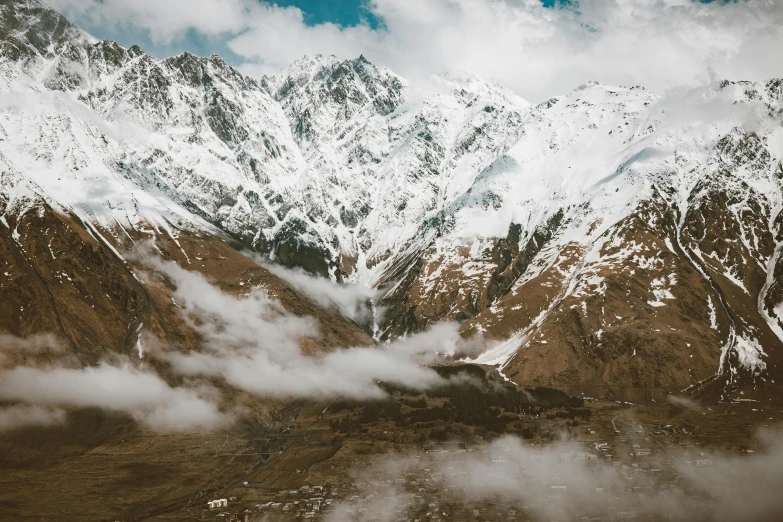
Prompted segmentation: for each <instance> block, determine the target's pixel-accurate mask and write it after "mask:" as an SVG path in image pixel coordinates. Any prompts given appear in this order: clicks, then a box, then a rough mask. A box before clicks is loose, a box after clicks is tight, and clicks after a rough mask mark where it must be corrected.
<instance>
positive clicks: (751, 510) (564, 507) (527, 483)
mask: <svg viewBox="0 0 783 522" xmlns="http://www.w3.org/2000/svg"><path fill="white" fill-rule="evenodd" d="M760 443H761V445H762V447H763V449H761V450H760V451H759V452H758V453H756V454H754V455H752V456H749V455H743V456H740V455H730V454H726V453H720V452H712V453H709V454H704V453H701V454H697V453H695V452H681V451H677V450H674V449H673V450H672V453H671V454H668V455H661V456H660V457H659V458H658V460H659V461H660V463H659V464H656V466H658V467H660V466H661V465H664V466H666V467H667V472H666V473H650V472H649V469H646V468H644V467H638V463H635V464H637V467H632V466H630V465H629V464H630V463H623V464H621V465H620V466H618V467H614V466H612V465H611V464H610V463H603V462H602V461H589V460H584V458H583V457H582V456H584V455H586V454H589V450H588V449H587V448H586V447H585V446H584V445H582V444H578V443H576V442H572V441H563V442H556V443H552V444H547V445H539V446H532V445H529V444H526V443H524V442H523V441H522V440H520V439H518V438H516V437H512V436H505V437H502V438H500V439H498V440H496V441H494V442H492V443H491V444H488V445H486V446H482V447H480V448H478V449H477V450H476V451H473V452H470V453H451V454H438V455H437V456H436V457H435V456H433V455H432V454H424V453H412V454H409V455H407V456H404V457H396V456H395V457H388V458H385V459H382V460H381V461H380V462H378V463H377V464H376V465H375V466H374V474H372V475H368V474H367V472H366V471H362V472H357V473H358V476H360V477H361V478H363V479H365V480H368V479H369V480H371V481H375V483H376V486H377V487H378V488H379V490H385V489H388V485H387V484H388V483H389V482H391V481H392V480H393V479H397V478H403V477H404V476H405V475H404V473H405V472H406V471H409V470H411V469H419V470H422V469H424V468H427V469H428V470H429V471H430V473H432V474H436V473H437V474H440V475H441V476H442V477H443V483H441V484H439V485H438V487H439V488H441V489H442V490H445V488H449V492H450V493H449V494H448V495H447V496H446V498H450V499H452V500H455V501H456V502H459V501H467V502H479V501H489V502H492V503H493V504H494V505H495V506H496V507H497V509H500V508H503V507H508V506H514V507H516V508H517V509H519V508H523V509H524V510H525V512H526V513H525V514H528V513H529V514H530V515H532V516H534V517H536V518H540V519H544V520H584V519H585V517H593V516H595V517H603V518H607V517H608V518H609V519H612V520H614V519H615V517H617V516H619V514H621V513H622V514H623V515H624V516H632V517H634V518H638V519H648V518H650V519H653V520H716V521H727V522H728V521H745V520H758V521H762V520H763V521H766V520H777V519H779V518H780V517H781V515H783V500H782V499H781V497H780V488H781V487H783V466H781V464H783V437H781V433H780V431H779V430H777V431H767V432H762V433H761V434H760ZM669 462H670V463H671V464H669ZM697 462H699V463H703V464H704V465H702V466H697ZM366 469H367V468H365V470H366ZM637 469H641V470H644V472H643V473H638V472H636V470H637ZM678 475H679V476H680V479H678V480H673V477H675V476H678ZM669 482H672V483H673V484H674V485H675V487H669ZM661 486H663V487H661ZM458 492H459V493H458ZM390 501H391V503H390ZM414 505H415V499H414V498H412V496H411V495H406V494H405V493H404V492H403V491H401V490H395V491H392V492H391V494H387V495H384V494H381V495H378V496H377V497H376V498H375V499H374V500H373V501H372V502H370V503H369V505H362V509H367V510H369V512H378V513H384V512H385V513H387V515H388V514H389V513H390V512H392V513H393V511H392V510H394V509H404V508H406V507H411V506H414ZM498 506H499V507H498ZM351 515H356V512H355V511H354V510H352V509H351V508H346V509H344V510H343V511H342V512H340V513H334V514H333V515H332V517H331V518H329V519H328V520H330V521H336V520H346V519H350V516H351ZM390 520H393V518H392V519H390Z"/></svg>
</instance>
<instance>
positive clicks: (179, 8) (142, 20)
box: [44, 0, 254, 42]
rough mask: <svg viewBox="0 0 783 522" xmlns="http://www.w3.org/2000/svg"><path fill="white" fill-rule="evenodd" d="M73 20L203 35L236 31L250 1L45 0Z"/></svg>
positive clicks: (157, 36) (159, 35) (174, 35)
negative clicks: (191, 31) (190, 30)
mask: <svg viewBox="0 0 783 522" xmlns="http://www.w3.org/2000/svg"><path fill="white" fill-rule="evenodd" d="M44 1H45V3H46V4H48V5H49V6H51V7H52V8H54V9H56V10H57V11H58V12H60V13H62V14H63V15H64V16H66V17H67V18H69V19H71V20H72V21H73V22H75V23H79V22H80V21H87V22H90V23H93V24H102V25H105V26H107V27H110V28H117V27H136V28H141V29H145V30H147V31H149V34H150V37H151V38H152V39H153V40H154V41H157V42H169V41H171V40H174V39H178V38H181V37H182V35H183V34H184V33H185V32H186V31H187V30H189V29H193V30H196V31H198V32H200V33H203V34H206V35H218V34H221V33H227V32H228V33H235V32H236V31H238V30H241V29H242V27H243V26H244V24H245V22H246V20H247V15H248V12H249V9H250V8H251V7H253V5H254V4H253V3H252V2H250V1H246V0H163V1H160V0H133V1H132V2H129V1H127V0H44Z"/></svg>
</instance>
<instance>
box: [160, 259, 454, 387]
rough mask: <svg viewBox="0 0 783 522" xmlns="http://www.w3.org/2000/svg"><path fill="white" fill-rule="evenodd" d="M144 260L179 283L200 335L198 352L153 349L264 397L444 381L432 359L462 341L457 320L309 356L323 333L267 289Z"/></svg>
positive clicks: (187, 370) (182, 302) (195, 372)
mask: <svg viewBox="0 0 783 522" xmlns="http://www.w3.org/2000/svg"><path fill="white" fill-rule="evenodd" d="M146 263H148V264H149V265H150V266H152V267H154V269H155V270H157V271H159V272H162V273H164V274H166V276H167V277H168V278H169V279H170V280H171V281H173V282H174V284H175V285H176V290H175V291H174V299H175V301H176V302H177V304H178V305H179V306H181V307H182V314H183V317H184V318H185V320H186V321H188V322H189V324H190V325H191V326H192V327H193V328H194V329H196V330H197V331H198V332H199V333H200V334H201V335H202V338H203V341H204V342H203V343H202V346H201V350H200V351H199V352H191V353H180V352H174V351H161V350H154V351H151V352H150V354H149V356H151V357H158V358H160V359H163V360H165V361H167V362H168V363H170V364H171V365H172V367H173V369H174V370H175V371H177V372H179V373H180V374H183V375H187V376H207V377H217V378H223V379H225V380H226V381H227V382H228V383H229V384H230V385H232V386H235V387H238V388H241V389H243V390H246V391H248V392H250V393H253V394H255V395H259V396H264V397H280V398H288V397H323V396H326V397H336V396H342V397H351V398H379V397H383V396H384V395H385V393H384V392H383V391H382V390H381V389H380V388H379V387H378V382H379V381H384V382H390V383H396V384H401V385H404V386H408V387H412V388H426V387H430V386H433V385H436V384H439V383H441V382H442V380H441V378H440V377H439V376H438V374H437V373H436V372H435V371H434V370H431V369H430V368H428V367H427V363H430V362H434V361H436V360H438V358H439V355H438V352H440V353H443V352H447V351H450V350H453V349H454V347H455V346H456V345H458V344H459V343H460V337H459V333H458V327H457V325H456V324H440V325H437V326H436V327H434V328H432V329H431V330H429V331H427V332H424V333H421V334H418V335H414V336H411V337H409V338H407V339H402V340H399V341H396V342H393V343H390V344H386V345H381V346H370V347H344V348H339V349H337V350H334V351H332V352H328V353H317V354H311V355H305V354H303V353H302V351H301V349H300V347H299V342H300V339H301V338H303V337H311V338H315V337H318V335H319V333H318V328H317V325H316V322H315V321H314V320H312V319H311V318H309V317H307V318H303V317H297V316H293V315H291V314H289V313H288V312H286V311H285V309H284V308H283V307H282V306H280V304H279V303H278V302H277V301H274V300H272V299H269V298H268V297H267V295H266V293H265V292H264V291H263V290H262V289H258V288H256V289H253V290H251V291H250V292H249V293H248V294H247V295H244V296H239V297H237V296H233V295H230V294H226V293H224V292H222V291H221V290H220V289H218V288H216V287H214V286H213V285H211V284H210V283H209V282H208V281H207V280H206V279H205V278H204V277H203V276H202V275H200V274H198V273H196V272H189V271H187V270H184V269H182V268H181V267H179V266H178V265H176V264H175V263H172V262H168V261H162V260H160V259H157V258H154V257H152V258H148V259H146Z"/></svg>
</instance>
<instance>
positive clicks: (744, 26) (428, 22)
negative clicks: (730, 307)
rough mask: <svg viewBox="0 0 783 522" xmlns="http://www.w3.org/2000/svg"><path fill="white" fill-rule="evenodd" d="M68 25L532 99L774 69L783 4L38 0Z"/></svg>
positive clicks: (749, 76) (755, 76) (274, 62)
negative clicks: (362, 12) (350, 7)
mask: <svg viewBox="0 0 783 522" xmlns="http://www.w3.org/2000/svg"><path fill="white" fill-rule="evenodd" d="M47 3H48V4H49V5H51V6H52V7H54V8H55V9H58V10H60V11H61V12H63V13H64V14H65V15H66V16H69V17H72V18H73V20H74V21H76V22H77V23H78V22H80V21H82V22H88V23H92V24H100V25H101V26H102V27H105V28H111V27H114V28H117V29H121V28H133V29H135V30H139V31H144V32H147V33H148V34H149V37H150V38H151V39H152V40H153V41H157V42H164V43H165V42H171V41H172V40H175V41H176V40H180V41H182V40H184V39H186V38H188V37H189V35H191V34H192V32H195V33H197V34H201V35H206V36H207V37H209V38H212V39H216V45H217V43H218V42H219V44H220V45H221V46H222V45H225V46H227V47H228V48H229V49H230V50H231V51H233V52H234V53H235V54H236V55H237V56H238V57H239V60H240V61H241V64H240V68H241V69H242V70H243V71H245V72H246V73H250V74H254V75H257V76H260V75H263V74H274V73H278V72H279V71H280V70H282V69H283V68H284V67H286V66H288V65H289V64H290V63H291V62H293V61H294V60H296V59H298V58H300V57H301V56H303V55H307V54H317V53H321V54H334V55H336V56H338V57H340V58H355V57H357V56H359V54H364V55H365V56H366V57H367V58H368V59H370V60H371V61H373V62H374V63H377V64H379V65H385V66H388V67H390V68H391V69H392V70H394V71H395V72H397V73H398V74H401V75H403V76H406V77H408V78H410V79H414V80H417V79H423V78H427V77H429V76H430V75H432V74H437V73H440V72H443V71H446V70H453V69H465V70H468V71H470V72H472V73H474V74H477V75H479V76H482V77H485V78H487V79H490V80H495V81H498V82H501V83H503V84H506V85H508V86H509V87H511V88H512V89H514V90H515V91H516V92H517V93H518V94H520V95H522V96H523V97H526V98H528V99H529V100H531V101H534V102H536V101H541V100H544V99H547V98H549V97H551V96H553V95H557V94H564V93H566V92H568V91H570V90H572V89H573V88H575V87H576V86H578V85H580V84H582V83H584V82H585V81H587V80H597V81H600V82H603V83H610V84H622V85H644V86H645V87H648V88H651V89H653V90H656V91H659V92H660V91H664V90H667V89H669V88H672V87H676V86H695V85H703V84H705V83H708V82H710V81H713V80H716V79H724V78H725V79H731V80H740V79H746V80H762V79H768V78H770V77H774V76H781V75H783V54H782V53H780V52H779V50H780V49H781V48H783V4H781V3H780V2H775V1H770V0H738V1H734V2H723V1H716V2H709V3H704V2H700V1H696V0H656V1H649V0H579V1H574V2H570V3H564V4H561V5H560V7H558V8H545V7H544V6H543V5H542V3H541V2H540V1H539V0H424V1H417V2H411V1H408V0H373V1H371V2H368V3H367V7H368V9H369V11H370V12H371V14H372V16H373V17H374V18H375V19H377V20H379V21H380V23H379V24H378V26H377V27H375V26H371V25H369V24H366V23H365V24H359V25H355V26H349V27H343V26H340V25H336V24H333V23H321V24H316V25H308V24H307V23H306V21H305V16H304V13H302V11H301V10H299V9H298V8H296V7H280V6H277V5H275V4H273V3H267V2H263V1H261V2H259V1H256V0H197V1H195V2H192V1H190V0H174V1H170V2H153V1H151V0H142V1H137V2H125V1H121V0H102V1H98V0H47Z"/></svg>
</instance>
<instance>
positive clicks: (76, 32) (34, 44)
mask: <svg viewBox="0 0 783 522" xmlns="http://www.w3.org/2000/svg"><path fill="white" fill-rule="evenodd" d="M0 12H1V13H2V16H0V39H4V38H7V37H12V38H16V39H17V40H19V41H21V42H23V43H25V44H26V45H27V46H28V47H29V48H32V49H34V50H35V52H37V53H38V54H40V55H42V56H50V55H52V53H53V52H54V50H55V48H56V47H58V46H59V45H62V44H64V43H66V42H69V41H76V42H78V43H79V44H83V45H89V44H93V43H96V42H97V41H98V40H97V39H95V38H94V37H92V36H91V35H89V34H88V33H86V32H84V31H82V30H81V29H79V28H78V27H76V26H75V25H74V24H72V23H71V22H70V21H68V19H66V18H65V17H64V16H62V15H61V14H60V13H58V12H57V11H55V10H53V9H51V8H49V7H47V6H46V5H44V4H43V3H41V2H40V1H39V0H4V1H3V2H2V3H0ZM32 54H34V53H32ZM19 57H20V58H21V56H19ZM27 57H30V53H27Z"/></svg>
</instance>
